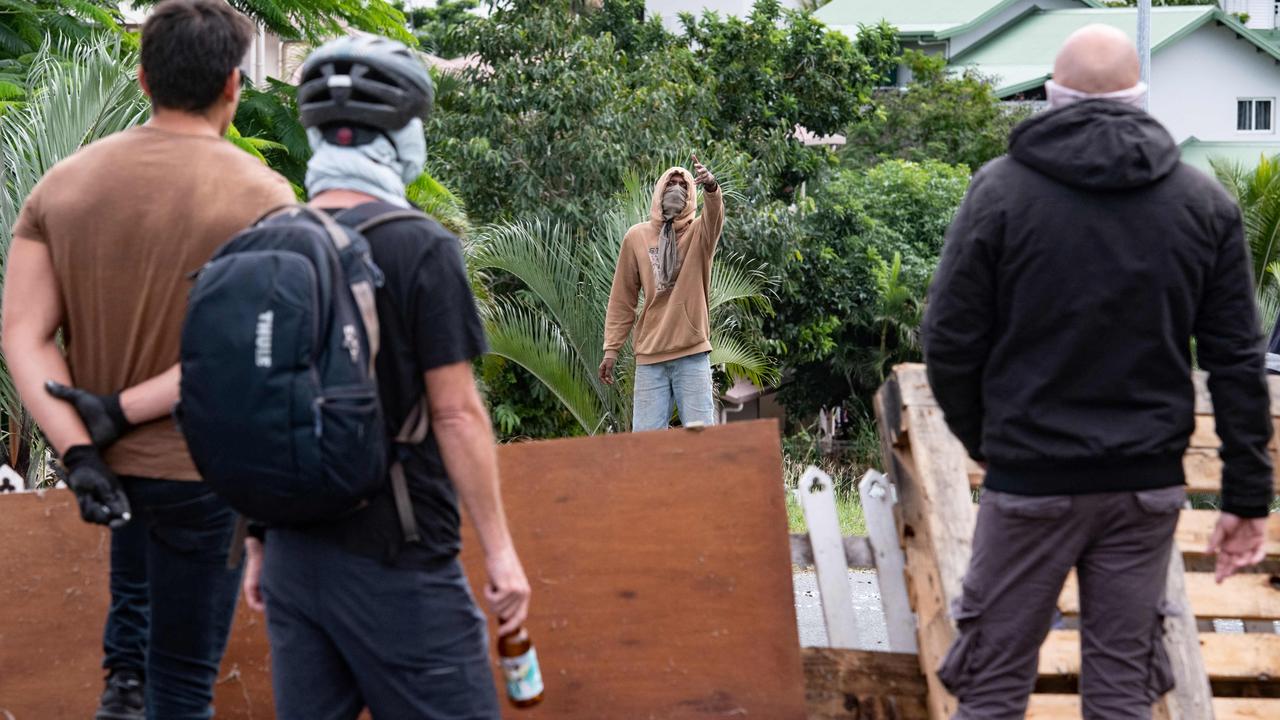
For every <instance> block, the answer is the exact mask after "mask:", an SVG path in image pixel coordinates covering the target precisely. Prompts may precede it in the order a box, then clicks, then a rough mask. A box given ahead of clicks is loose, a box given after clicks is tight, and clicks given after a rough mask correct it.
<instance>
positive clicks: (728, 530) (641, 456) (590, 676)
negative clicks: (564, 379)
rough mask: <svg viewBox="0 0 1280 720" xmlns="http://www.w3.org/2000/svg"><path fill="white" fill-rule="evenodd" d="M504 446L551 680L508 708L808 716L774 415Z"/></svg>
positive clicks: (581, 716) (469, 554)
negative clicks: (535, 702) (529, 703)
mask: <svg viewBox="0 0 1280 720" xmlns="http://www.w3.org/2000/svg"><path fill="white" fill-rule="evenodd" d="M499 461H500V462H501V471H502V491H503V498H504V500H505V503H506V507H507V514H508V515H509V516H510V518H511V527H512V533H513V535H514V536H515V542H516V547H517V548H518V549H519V550H520V553H521V558H522V560H523V561H524V566H525V570H526V572H527V573H528V574H529V580H530V583H531V584H532V586H533V591H534V598H533V605H532V611H531V612H532V614H531V617H530V620H529V623H528V624H529V632H530V633H531V635H532V637H533V639H534V642H536V643H537V647H538V654H539V659H540V660H541V662H542V668H543V677H544V679H545V680H546V683H547V699H546V700H545V701H544V702H543V704H542V705H540V706H538V707H536V708H531V709H529V710H514V711H507V714H506V717H509V718H512V719H513V720H514V719H516V718H518V719H519V720H539V719H546V718H555V719H556V720H588V719H589V720H599V719H600V718H615V717H616V718H648V717H655V718H682V719H688V720H692V719H693V718H707V717H712V716H715V717H736V716H743V717H752V718H755V717H765V718H778V720H800V719H801V718H803V717H804V716H805V705H804V670H803V665H802V663H801V662H800V638H799V634H798V632H797V629H796V620H795V594H794V590H793V586H792V566H791V557H790V552H789V547H788V542H787V538H788V534H787V516H786V494H785V492H784V491H783V488H782V449H781V446H780V443H779V432H778V425H777V423H776V422H774V421H757V422H744V423H733V424H732V425H725V426H716V427H710V428H705V429H702V430H700V431H697V432H694V431H688V430H668V431H664V432H652V433H627V434H617V435H608V436H601V437H594V438H575V439H569V440H552V441H547V442H533V443H520V444H514V445H505V446H503V447H501V448H499ZM474 537H475V536H474V534H473V533H472V532H471V530H470V528H469V527H464V534H463V561H464V564H465V565H466V567H467V574H468V577H470V579H471V582H472V587H473V588H474V590H475V592H476V593H477V594H478V593H479V592H480V590H481V584H482V583H483V581H484V570H483V568H484V565H483V558H482V557H481V555H480V553H479V546H478V543H476V542H475V541H474ZM494 632H495V630H494V629H493V627H492V625H491V626H490V634H491V636H492V635H493V633H494ZM744 663H746V664H745V665H744Z"/></svg>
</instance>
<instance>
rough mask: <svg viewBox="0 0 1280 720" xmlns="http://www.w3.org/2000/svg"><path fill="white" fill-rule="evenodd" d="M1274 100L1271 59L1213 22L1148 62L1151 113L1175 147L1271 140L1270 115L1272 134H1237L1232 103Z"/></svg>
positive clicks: (1279, 87) (1279, 77)
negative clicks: (1190, 139)
mask: <svg viewBox="0 0 1280 720" xmlns="http://www.w3.org/2000/svg"><path fill="white" fill-rule="evenodd" d="M1278 96H1280V65H1276V61H1275V59H1274V58H1272V57H1271V56H1270V55H1268V54H1266V53H1259V52H1257V51H1256V48H1255V46H1254V45H1253V44H1252V43H1250V42H1248V41H1245V40H1238V39H1236V36H1235V33H1233V32H1231V31H1230V30H1228V29H1227V28H1225V27H1217V26H1214V25H1213V24H1212V23H1210V24H1208V25H1205V26H1204V27H1201V28H1200V29H1199V30H1197V31H1195V32H1194V33H1192V34H1191V35H1190V36H1188V37H1185V38H1183V39H1182V40H1180V41H1178V42H1176V43H1174V44H1173V45H1172V46H1171V47H1168V48H1165V49H1163V50H1161V51H1160V52H1158V53H1156V54H1155V56H1154V57H1153V58H1152V61H1151V113H1152V114H1153V115H1155V116H1156V118H1158V119H1159V120H1160V121H1161V122H1162V123H1164V125H1165V127H1167V128H1168V129H1169V132H1170V133H1172V134H1173V138H1174V140H1176V141H1177V142H1182V141H1183V140H1186V139H1187V138H1188V137H1191V136H1193V135H1194V136H1195V137H1197V138H1199V139H1200V140H1203V141H1207V142H1211V141H1266V140H1275V139H1276V135H1275V124H1276V123H1275V118H1274V116H1273V119H1272V123H1271V125H1272V131H1271V132H1270V133H1242V132H1237V131H1236V100H1237V99H1238V98H1253V97H1259V98H1277V97H1278ZM1272 107H1273V112H1274V108H1275V104H1274V103H1273V104H1272Z"/></svg>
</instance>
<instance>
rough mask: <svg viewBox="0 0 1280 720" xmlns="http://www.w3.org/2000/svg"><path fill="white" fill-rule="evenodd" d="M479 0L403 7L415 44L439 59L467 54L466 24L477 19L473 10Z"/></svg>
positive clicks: (442, 1)
mask: <svg viewBox="0 0 1280 720" xmlns="http://www.w3.org/2000/svg"><path fill="white" fill-rule="evenodd" d="M479 6H480V0H439V1H438V2H437V3H436V4H435V5H434V6H433V7H415V8H412V9H409V10H405V9H404V8H403V7H401V11H402V12H404V15H405V17H406V18H407V19H408V21H409V28H410V31H411V32H412V33H413V35H414V37H415V38H417V40H418V47H420V48H422V49H423V50H425V51H426V52H429V53H431V54H432V55H436V56H438V57H442V58H450V59H451V58H456V57H459V56H462V55H466V54H467V52H468V51H467V46H466V36H467V27H466V26H467V25H468V24H469V23H471V22H475V21H477V20H478V19H479V18H478V17H477V16H476V15H475V13H474V12H472V11H474V10H475V9H476V8H478V7H479Z"/></svg>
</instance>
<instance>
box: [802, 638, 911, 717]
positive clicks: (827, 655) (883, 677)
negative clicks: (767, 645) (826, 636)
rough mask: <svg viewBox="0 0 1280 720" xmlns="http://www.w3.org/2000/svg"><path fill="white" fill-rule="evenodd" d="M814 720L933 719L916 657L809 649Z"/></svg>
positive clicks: (807, 680)
mask: <svg viewBox="0 0 1280 720" xmlns="http://www.w3.org/2000/svg"><path fill="white" fill-rule="evenodd" d="M801 656H802V657H803V659H804V673H805V684H806V687H807V691H806V693H805V700H806V702H807V704H808V709H809V720H928V718H929V709H928V708H927V707H926V705H925V687H926V686H925V680H924V676H923V675H921V674H920V661H919V658H917V657H916V656H915V654H906V653H885V652H861V651H857V650H836V649H832V648H804V649H803V650H802V651H801Z"/></svg>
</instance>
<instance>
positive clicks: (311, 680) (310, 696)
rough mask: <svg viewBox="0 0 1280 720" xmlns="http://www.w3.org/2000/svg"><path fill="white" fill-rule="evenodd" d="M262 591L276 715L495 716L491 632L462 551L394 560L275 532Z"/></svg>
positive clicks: (486, 719) (384, 719)
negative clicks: (407, 562) (436, 558)
mask: <svg viewBox="0 0 1280 720" xmlns="http://www.w3.org/2000/svg"><path fill="white" fill-rule="evenodd" d="M262 592H263V596H264V597H265V598H266V601H267V635H268V637H269V638H270V639H271V682H272V687H273V689H274V690H275V701H276V717H277V718H278V719H279V720H354V719H355V718H356V716H357V715H359V713H360V710H361V709H363V708H365V707H368V708H369V711H370V713H372V715H373V717H374V720H400V719H401V718H405V719H406V720H409V719H411V718H413V719H417V718H421V719H423V720H498V719H499V718H500V717H501V712H500V710H499V709H498V696H497V693H496V692H495V689H494V683H493V670H492V668H490V666H489V652H488V644H489V643H488V632H487V631H486V629H485V620H484V616H483V615H482V614H480V610H479V609H477V608H476V604H475V600H474V598H472V596H471V589H470V587H469V586H468V585H467V578H466V575H465V574H463V572H462V565H461V564H459V563H458V561H457V560H453V561H449V562H445V563H444V565H443V566H441V567H437V568H432V569H408V568H396V567H392V566H390V565H387V564H384V563H382V562H380V561H378V560H374V559H372V558H367V557H364V556H361V555H356V554H354V553H351V552H349V551H347V550H344V549H342V548H341V547H340V546H338V545H337V544H336V543H333V542H330V541H326V540H323V539H319V538H315V537H311V536H308V535H307V534H306V533H305V532H299V531H296V530H286V529H280V528H273V529H271V530H268V531H267V539H266V558H265V560H264V561H263V568H262Z"/></svg>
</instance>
